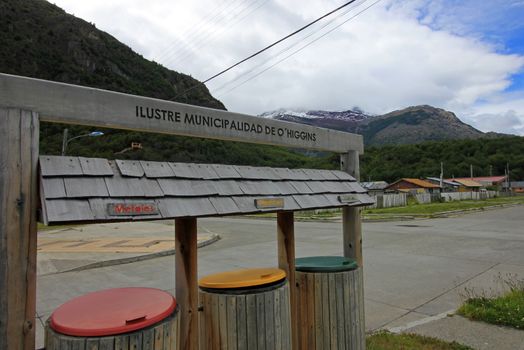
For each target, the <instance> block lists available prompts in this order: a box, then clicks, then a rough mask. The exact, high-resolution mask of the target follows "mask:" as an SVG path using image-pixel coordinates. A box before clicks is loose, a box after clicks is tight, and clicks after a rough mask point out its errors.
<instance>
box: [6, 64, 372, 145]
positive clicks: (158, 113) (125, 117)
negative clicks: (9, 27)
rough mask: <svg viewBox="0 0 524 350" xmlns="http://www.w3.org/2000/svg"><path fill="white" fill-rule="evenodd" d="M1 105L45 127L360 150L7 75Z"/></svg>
mask: <svg viewBox="0 0 524 350" xmlns="http://www.w3.org/2000/svg"><path fill="white" fill-rule="evenodd" d="M0 106H4V107H16V108H22V109H27V110H31V111H35V112H38V113H39V115H40V120H41V121H48V122H59V123H67V124H80V125H89V126H97V127H107V128H114V129H125V130H136V131H146V132H155V133H164V134H173V135H185V136H195V137H204V138H213V139H219V140H230V141H242V142H250V143H260V144H269V145H278V146H286V147H298V148H304V149H312V150H323V151H332V152H338V153H344V152H347V151H349V150H354V151H357V152H359V153H362V152H363V149H364V146H363V141H362V136H361V135H356V134H350V133H346V132H341V131H335V130H330V129H324V128H317V127H313V126H309V125H303V124H297V123H289V122H283V121H278V120H273V119H264V118H260V117H254V116H249V115H245V114H239V113H232V112H228V111H223V110H218V109H211V108H205V107H198V106H193V105H188V104H182V103H177V102H171V101H165V100H159V99H154V98H147V97H141V96H135V95H128V94H123V93H118V92H113V91H107V90H100V89H94V88H87V87H83V86H78V85H69V84H64V83H57V82H51V81H46V80H39V79H32V78H26V77H19V76H14V75H8V74H0Z"/></svg>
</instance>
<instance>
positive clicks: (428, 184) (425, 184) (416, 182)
mask: <svg viewBox="0 0 524 350" xmlns="http://www.w3.org/2000/svg"><path fill="white" fill-rule="evenodd" d="M401 181H405V182H409V183H411V184H413V185H415V186H418V187H421V188H440V187H439V186H438V185H435V184H432V183H431V182H429V181H426V180H422V179H414V178H407V177H405V178H402V179H400V180H397V181H395V182H393V183H392V184H389V185H388V186H387V188H391V187H392V186H393V185H395V184H397V183H399V182H401Z"/></svg>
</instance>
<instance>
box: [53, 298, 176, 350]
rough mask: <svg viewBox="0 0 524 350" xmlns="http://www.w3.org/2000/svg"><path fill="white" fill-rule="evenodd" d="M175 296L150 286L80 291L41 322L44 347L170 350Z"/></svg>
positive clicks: (174, 320)
mask: <svg viewBox="0 0 524 350" xmlns="http://www.w3.org/2000/svg"><path fill="white" fill-rule="evenodd" d="M177 333H178V319H177V303H176V300H175V298H174V297H173V296H172V295H171V294H169V293H167V292H164V291H162V290H159V289H153V288H115V289H107V290H102V291H97V292H92V293H88V294H85V295H83V296H80V297H77V298H75V299H72V300H70V301H68V302H66V303H65V304H63V305H61V306H60V307H58V308H57V309H56V310H55V311H54V312H53V313H52V314H51V316H50V317H49V319H48V321H47V324H46V339H45V344H46V349H60V350H69V349H77V348H79V349H84V348H85V349H99V348H100V349H102V348H103V349H121V348H126V349H127V348H129V349H149V348H151V349H157V348H159V349H170V350H175V349H176V348H177V347H176V346H177V341H176V340H177Z"/></svg>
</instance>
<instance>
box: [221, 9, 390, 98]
mask: <svg viewBox="0 0 524 350" xmlns="http://www.w3.org/2000/svg"><path fill="white" fill-rule="evenodd" d="M380 1H382V0H377V1H375V2H374V3H372V4H371V5H369V6H368V7H366V8H365V9H363V10H362V11H360V12H358V13H356V14H355V15H353V16H351V17H349V18H348V19H346V20H345V21H343V22H342V23H340V24H339V25H337V26H335V27H334V28H332V29H330V30H329V31H327V32H326V33H324V34H322V35H321V36H319V37H318V38H315V39H314V40H312V41H310V42H309V43H307V44H306V45H303V46H302V47H300V48H299V49H298V50H295V51H293V52H292V53H291V54H289V55H287V56H286V57H284V58H282V59H280V60H278V61H277V62H275V63H274V64H272V65H271V66H269V67H267V68H266V69H264V70H262V71H260V72H258V73H257V74H255V75H253V76H252V77H250V78H248V79H246V80H245V81H243V82H242V83H240V84H238V85H236V86H234V87H232V88H231V89H229V90H227V91H226V92H224V93H223V94H220V95H219V96H224V95H225V94H228V93H230V92H231V91H233V90H235V89H237V88H238V87H240V86H242V85H244V84H245V83H247V82H249V81H250V80H252V79H254V78H256V77H258V76H260V75H261V74H263V73H265V72H267V71H268V70H270V69H271V68H273V67H275V66H276V65H277V64H279V63H281V62H283V61H285V60H287V59H288V58H290V57H291V56H293V55H295V54H296V53H298V52H300V51H302V50H304V49H305V48H306V47H308V46H310V45H312V44H313V43H315V42H317V41H318V40H320V39H322V38H323V37H325V36H326V35H328V34H329V33H331V32H333V31H334V30H335V29H337V28H339V27H341V26H342V25H344V24H345V23H347V22H349V21H350V20H352V19H354V18H355V17H357V16H358V15H360V14H361V13H363V12H365V11H367V10H368V9H369V8H371V7H373V6H375V5H376V4H378V3H379V2H380ZM217 97H218V96H217Z"/></svg>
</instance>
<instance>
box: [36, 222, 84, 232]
mask: <svg viewBox="0 0 524 350" xmlns="http://www.w3.org/2000/svg"><path fill="white" fill-rule="evenodd" d="M78 226H82V225H53V226H46V225H44V224H42V223H40V222H39V223H38V225H37V231H38V232H42V231H54V230H63V229H69V228H73V227H78Z"/></svg>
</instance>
